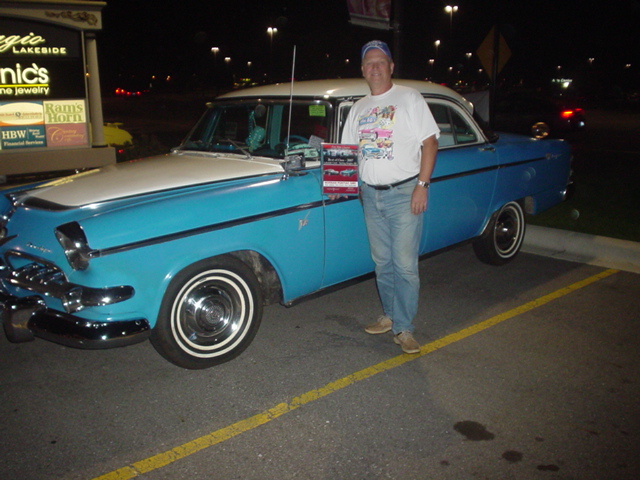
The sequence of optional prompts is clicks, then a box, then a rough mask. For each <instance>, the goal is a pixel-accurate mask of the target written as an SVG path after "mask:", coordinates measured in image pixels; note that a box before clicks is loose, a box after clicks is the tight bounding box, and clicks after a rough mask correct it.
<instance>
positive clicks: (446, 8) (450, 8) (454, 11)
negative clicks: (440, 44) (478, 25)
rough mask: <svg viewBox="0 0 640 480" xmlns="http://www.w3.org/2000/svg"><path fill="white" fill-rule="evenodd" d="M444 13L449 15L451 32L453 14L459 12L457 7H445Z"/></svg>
mask: <svg viewBox="0 0 640 480" xmlns="http://www.w3.org/2000/svg"><path fill="white" fill-rule="evenodd" d="M444 11H445V12H447V13H448V14H449V30H451V29H452V28H453V14H454V13H456V12H457V11H458V6H457V5H447V6H446V7H444Z"/></svg>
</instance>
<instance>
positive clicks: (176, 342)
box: [0, 79, 571, 369]
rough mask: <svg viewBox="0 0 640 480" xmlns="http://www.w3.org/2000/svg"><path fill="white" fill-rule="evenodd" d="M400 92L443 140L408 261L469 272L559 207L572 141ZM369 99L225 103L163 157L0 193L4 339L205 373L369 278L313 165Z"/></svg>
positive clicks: (321, 93) (359, 231)
mask: <svg viewBox="0 0 640 480" xmlns="http://www.w3.org/2000/svg"><path fill="white" fill-rule="evenodd" d="M396 82H397V83H399V84H404V85H409V86H412V87H414V88H417V89H418V90H419V91H420V92H421V93H422V95H423V96H424V98H425V101H426V102H427V103H428V104H429V106H430V108H431V110H432V112H433V114H434V117H435V119H436V121H437V123H438V125H439V127H440V130H441V136H440V139H439V145H440V146H439V153H438V160H437V165H436V168H435V171H434V174H433V177H432V181H431V188H430V200H429V209H428V211H427V212H426V214H425V222H424V234H423V236H422V241H421V245H420V252H421V254H431V253H435V252H437V251H440V250H442V249H446V248H448V247H451V246H452V245H457V244H461V243H463V242H469V241H471V242H473V246H474V249H475V252H476V254H477V255H478V257H479V258H480V259H481V260H483V261H485V262H487V263H490V264H494V265H500V264H504V263H506V262H509V261H511V260H512V259H513V258H514V257H515V256H516V255H517V254H518V251H519V250H520V246H521V244H522V240H523V238H524V234H525V212H528V213H530V214H536V213H538V212H541V211H543V210H546V209H547V208H549V207H551V206H553V205H555V204H557V203H559V202H561V201H562V200H563V198H564V195H565V192H566V188H567V185H568V183H569V182H570V178H569V177H570V171H571V151H570V147H569V145H568V144H567V143H566V142H563V141H544V142H541V141H537V140H535V139H532V138H529V137H525V136H519V135H513V134H502V135H500V136H497V135H495V134H493V133H492V132H490V131H488V130H486V129H483V127H482V126H481V125H480V124H479V123H477V122H476V121H475V120H474V117H473V107H472V105H471V104H470V103H469V102H467V101H466V100H465V99H464V98H463V97H461V96H460V95H458V94H457V93H455V92H453V91H452V90H449V89H448V88H446V87H443V86H440V85H434V84H431V83H426V82H417V81H400V80H398V81H396ZM292 91H293V95H292V96H291V92H292ZM368 91H369V90H368V87H367V85H366V83H365V82H364V81H363V80H361V79H354V80H326V81H310V82H300V83H296V84H295V85H293V87H292V86H291V85H273V86H264V87H257V88H253V89H247V90H242V91H234V92H232V93H229V94H226V95H223V96H221V97H219V98H217V99H215V100H214V101H212V102H210V103H209V104H208V106H207V109H206V112H205V113H204V115H203V116H202V118H201V119H200V120H199V121H198V122H197V123H196V125H195V127H194V128H193V130H192V131H191V133H190V134H189V135H188V136H187V138H186V139H185V141H184V142H183V143H182V144H181V145H180V146H179V147H177V148H175V149H174V150H173V151H171V153H168V154H167V155H161V156H157V157H152V158H147V159H142V160H136V161H131V162H127V163H120V164H116V165H110V166H107V167H104V168H100V169H97V170H92V171H88V172H83V173H80V174H78V175H74V176H71V177H67V178H62V179H59V180H55V181H52V182H47V183H41V184H34V185H30V186H23V187H17V188H14V189H12V190H5V191H3V192H2V195H0V258H1V260H0V282H1V287H0V303H1V304H2V317H3V324H4V329H5V332H6V334H7V336H8V338H9V339H10V340H11V341H13V342H23V341H30V340H33V339H34V337H40V338H44V339H48V340H52V341H55V342H59V343H61V344H64V345H69V346H72V347H80V348H108V347H116V346H123V345H128V344H132V343H136V342H140V341H144V340H146V339H148V338H150V340H151V342H152V344H153V345H154V347H155V348H156V349H157V351H158V352H159V353H160V354H161V355H162V356H164V357H165V358H166V359H168V360H169V361H171V362H173V363H174V364H176V365H179V366H181V367H184V368H190V369H197V368H207V367H210V366H213V365H216V364H219V363H221V362H224V361H227V360H229V359H231V358H234V357H235V356H236V355H238V354H239V353H241V352H242V351H243V350H244V349H245V348H247V346H248V345H249V344H250V343H251V341H252V339H253V338H254V336H255V335H256V332H257V331H258V327H259V325H260V320H261V317H262V311H263V306H264V305H267V304H271V303H277V302H279V303H281V304H284V305H292V304H294V303H297V302H299V301H300V300H302V299H304V298H305V297H306V296H308V295H310V294H316V293H318V292H320V291H322V290H323V289H326V288H327V287H332V286H335V285H337V284H340V283H342V282H345V281H347V280H352V279H355V278H358V277H361V276H364V275H367V274H369V273H371V272H372V271H373V262H372V260H371V257H370V252H369V244H368V241H367V235H366V232H365V225H364V219H363V213H362V207H361V205H360V202H359V201H358V198H357V197H356V196H352V197H340V198H337V199H330V198H329V197H327V196H324V195H323V194H322V181H323V178H322V169H321V157H320V151H321V145H322V143H323V142H330V143H338V142H339V139H340V137H341V130H342V126H343V122H344V120H345V119H346V117H347V114H348V112H349V109H350V108H351V106H352V105H353V103H354V102H355V101H356V100H357V99H358V98H360V97H362V96H364V95H366V94H367V93H368Z"/></svg>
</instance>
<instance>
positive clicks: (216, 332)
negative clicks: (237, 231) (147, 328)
mask: <svg viewBox="0 0 640 480" xmlns="http://www.w3.org/2000/svg"><path fill="white" fill-rule="evenodd" d="M261 319H262V293H261V290H260V286H259V284H258V281H257V279H256V277H255V275H254V273H253V272H252V271H251V270H250V269H249V268H248V267H247V266H246V265H245V264H244V263H242V262H241V261H239V260H237V259H235V258H232V257H221V258H217V259H213V260H209V261H203V262H199V263H197V264H194V265H191V266H189V267H187V268H186V269H184V270H183V271H181V272H180V273H179V274H178V275H176V277H175V278H174V279H173V280H172V281H171V283H170V284H169V287H168V288H167V291H166V293H165V295H164V298H163V300H162V305H161V307H160V313H159V315H158V322H157V324H156V326H155V327H154V329H153V333H152V335H151V343H152V344H153V346H154V347H155V348H156V350H157V351H158V352H159V353H160V354H161V355H162V356H163V357H164V358H166V359H167V360H169V361H170V362H172V363H174V364H176V365H178V366H180V367H183V368H189V369H202V368H209V367H211V366H214V365H218V364H220V363H223V362H226V361H228V360H231V359H232V358H234V357H236V356H237V355H239V354H240V353H241V352H242V351H244V350H245V349H246V348H247V347H248V346H249V344H250V343H251V341H252V340H253V338H254V337H255V335H256V332H257V331H258V328H259V326H260V321H261Z"/></svg>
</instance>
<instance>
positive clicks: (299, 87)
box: [218, 78, 473, 113]
mask: <svg viewBox="0 0 640 480" xmlns="http://www.w3.org/2000/svg"><path fill="white" fill-rule="evenodd" d="M393 83H395V84H397V85H405V86H407V87H412V88H415V89H416V90H418V91H419V92H420V93H421V94H423V95H428V96H434V97H446V98H450V99H452V100H454V101H456V102H457V103H459V104H461V105H462V106H463V107H464V108H466V109H467V110H468V111H469V113H473V105H472V104H471V102H469V101H468V100H466V99H465V98H464V97H463V96H462V95H460V94H459V93H458V92H456V91H454V90H451V89H450V88H448V87H445V86H443V85H438V84H437V83H431V82H424V81H421V80H401V79H393ZM368 94H369V87H368V86H367V83H366V82H365V81H364V79H361V78H348V79H330V80H305V81H300V82H294V83H293V90H292V86H291V83H276V84H273V85H263V86H260V87H252V88H246V89H242V90H234V91H232V92H229V93H225V94H224V95H221V96H220V97H218V98H220V99H232V98H247V97H287V98H288V97H290V96H291V95H293V96H294V97H298V98H299V97H314V98H317V97H324V98H349V97H363V96H365V95H368Z"/></svg>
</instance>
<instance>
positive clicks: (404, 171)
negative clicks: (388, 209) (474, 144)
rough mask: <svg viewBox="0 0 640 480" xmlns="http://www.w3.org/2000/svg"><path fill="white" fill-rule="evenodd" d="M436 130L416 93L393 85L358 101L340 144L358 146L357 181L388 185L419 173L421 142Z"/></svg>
mask: <svg viewBox="0 0 640 480" xmlns="http://www.w3.org/2000/svg"><path fill="white" fill-rule="evenodd" d="M432 135H435V136H436V138H439V137H440V129H439V128H438V125H437V124H436V122H435V120H434V118H433V115H432V114H431V110H429V107H428V105H427V103H426V101H425V99H424V98H423V97H422V95H421V94H420V92H418V91H417V90H415V89H413V88H410V87H405V86H403V85H393V86H392V87H391V88H390V89H389V90H388V91H386V92H385V93H383V94H382V95H367V96H366V97H364V98H361V99H360V100H358V101H357V102H356V103H355V104H354V105H353V107H352V108H351V111H350V112H349V115H348V117H347V121H346V123H345V126H344V130H343V131H342V143H345V144H352V145H358V147H359V148H358V152H359V153H358V165H359V171H360V178H361V180H362V181H363V182H365V183H368V184H369V185H388V184H390V183H395V182H399V181H401V180H405V179H407V178H410V177H413V176H414V175H417V174H418V173H419V172H420V158H421V147H422V142H424V141H425V140H426V139H427V138H429V137H431V136H432Z"/></svg>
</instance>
